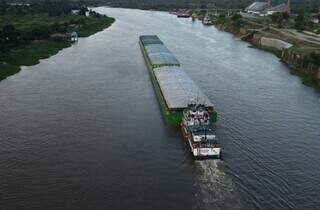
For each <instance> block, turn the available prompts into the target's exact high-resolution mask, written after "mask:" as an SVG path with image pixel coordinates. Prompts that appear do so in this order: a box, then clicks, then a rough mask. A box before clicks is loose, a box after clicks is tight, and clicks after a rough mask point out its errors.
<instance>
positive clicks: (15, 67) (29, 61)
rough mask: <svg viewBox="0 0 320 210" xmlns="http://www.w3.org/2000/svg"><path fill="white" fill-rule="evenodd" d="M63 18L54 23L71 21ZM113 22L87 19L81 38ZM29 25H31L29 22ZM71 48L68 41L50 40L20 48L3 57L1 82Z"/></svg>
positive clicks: (110, 20)
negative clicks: (22, 67)
mask: <svg viewBox="0 0 320 210" xmlns="http://www.w3.org/2000/svg"><path fill="white" fill-rule="evenodd" d="M33 17H34V16H33ZM63 17H64V16H60V17H55V18H54V21H56V20H60V21H69V19H68V18H67V19H63ZM68 17H69V16H68ZM36 19H37V18H36ZM54 21H53V22H54ZM30 22H33V23H37V24H42V21H39V20H30ZM113 22H114V19H113V18H109V17H102V18H91V17H90V18H87V20H86V24H84V25H82V26H81V27H80V28H79V29H78V33H79V36H80V37H88V36H90V35H92V34H95V33H96V32H98V31H102V30H103V29H105V28H107V27H109V26H110V25H111V24H112V23H113ZM28 24H30V23H29V22H28ZM38 26H39V25H38ZM23 27H26V26H23ZM29 27H30V26H29ZM70 46H71V44H70V42H68V41H62V40H59V41H57V40H53V39H48V40H41V41H37V42H34V43H32V44H29V45H27V46H20V47H19V48H18V49H14V50H11V51H10V52H9V53H7V54H6V55H5V56H2V57H5V60H4V61H5V62H4V63H0V81H1V80H3V79H5V78H7V77H9V76H11V75H13V74H16V73H18V72H19V71H20V67H21V66H32V65H35V64H38V63H39V61H40V59H45V58H49V57H50V56H52V55H55V54H57V53H58V52H59V51H60V50H62V49H63V48H67V47H70Z"/></svg>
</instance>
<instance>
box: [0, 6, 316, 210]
mask: <svg viewBox="0 0 320 210" xmlns="http://www.w3.org/2000/svg"><path fill="white" fill-rule="evenodd" d="M96 10H97V11H99V12H101V13H104V14H107V15H109V16H112V17H115V18H116V22H115V23H114V24H113V25H112V26H111V27H110V28H108V29H107V30H104V31H102V32H99V33H97V34H95V35H93V36H91V37H89V38H82V39H80V40H79V42H78V43H77V44H75V45H73V46H72V47H70V48H67V49H64V50H62V51H60V52H59V53H58V54H57V55H54V56H52V57H51V58H49V59H45V60H41V62H40V64H38V65H35V66H32V67H23V69H22V71H21V72H20V73H18V74H16V75H14V76H11V77H9V78H7V79H6V80H4V81H2V82H1V83H0V125H1V126H0V208H1V209H244V210H248V209H317V208H319V206H320V200H319V197H320V182H319V177H320V164H319V161H320V155H319V150H320V129H319V128H320V93H319V92H316V91H315V90H313V89H312V88H309V87H306V86H304V85H303V84H302V83H301V81H300V79H299V78H298V77H296V76H293V75H291V74H290V73H289V70H288V68H287V66H285V65H284V64H282V63H281V62H280V61H279V60H278V58H277V57H276V56H274V55H272V54H270V53H267V52H263V51H260V50H257V49H253V48H249V47H248V43H245V42H242V41H239V40H238V39H237V38H235V37H234V36H233V35H231V34H229V33H226V32H222V31H219V30H217V29H216V28H215V27H206V26H203V25H202V24H201V23H200V22H197V21H196V22H192V21H191V20H190V19H178V18H176V17H175V16H173V15H170V14H168V13H165V12H151V11H141V10H130V9H117V8H104V7H100V8H96ZM142 34H157V35H158V36H159V37H160V39H162V40H163V41H164V43H165V44H166V45H167V46H168V48H169V49H170V50H171V51H172V52H173V53H174V54H175V55H176V56H177V58H178V59H179V60H180V62H181V63H182V64H183V65H182V66H183V68H184V69H185V71H186V72H187V73H188V74H189V75H190V77H191V78H192V79H193V80H194V81H195V82H196V83H197V84H198V85H199V86H200V88H201V89H202V90H203V91H204V92H205V93H206V94H207V95H208V97H209V98H210V99H211V100H212V101H213V102H214V104H215V106H216V108H217V110H218V113H219V119H218V123H217V130H218V135H219V138H220V139H221V142H222V144H223V157H224V159H223V161H219V160H208V161H193V160H192V158H191V155H190V153H189V150H188V149H189V148H188V146H187V145H186V144H185V143H184V142H183V140H182V137H181V134H180V130H179V129H177V128H172V127H168V126H166V125H165V124H164V121H163V119H162V117H161V114H160V109H159V105H158V103H157V98H156V96H155V93H154V91H153V87H152V84H151V81H150V79H149V75H148V72H147V68H146V65H145V63H144V60H143V57H142V54H141V51H140V48H139V45H138V36H139V35H142Z"/></svg>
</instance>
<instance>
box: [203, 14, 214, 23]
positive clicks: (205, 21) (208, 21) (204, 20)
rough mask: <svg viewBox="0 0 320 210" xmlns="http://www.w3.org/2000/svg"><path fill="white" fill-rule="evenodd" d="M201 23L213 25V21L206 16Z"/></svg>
mask: <svg viewBox="0 0 320 210" xmlns="http://www.w3.org/2000/svg"><path fill="white" fill-rule="evenodd" d="M202 23H203V25H213V22H212V21H211V20H210V18H209V17H208V16H206V17H204V18H203V20H202Z"/></svg>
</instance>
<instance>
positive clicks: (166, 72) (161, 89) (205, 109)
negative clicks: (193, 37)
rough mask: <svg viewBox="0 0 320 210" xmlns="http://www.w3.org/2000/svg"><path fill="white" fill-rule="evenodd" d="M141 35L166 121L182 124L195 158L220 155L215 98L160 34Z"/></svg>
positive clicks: (143, 50)
mask: <svg viewBox="0 0 320 210" xmlns="http://www.w3.org/2000/svg"><path fill="white" fill-rule="evenodd" d="M139 39H140V42H139V43H140V46H141V50H142V53H143V56H144V58H145V61H146V64H147V66H148V70H149V73H150V77H151V81H152V84H153V87H154V89H155V92H156V95H157V98H158V101H159V104H160V107H161V113H162V115H163V117H164V119H165V121H166V123H167V124H169V125H180V126H181V129H182V134H183V137H184V138H185V140H186V141H187V142H188V144H189V146H190V149H191V153H192V155H193V157H194V158H196V159H202V158H220V157H221V147H220V145H219V144H218V141H217V139H216V135H215V131H214V129H213V126H212V124H213V123H215V122H216V121H217V112H216V111H215V109H214V106H213V104H212V102H211V101H210V100H209V99H208V97H207V96H206V95H205V94H204V93H203V92H202V91H201V90H200V88H199V87H198V86H197V85H196V84H195V83H194V82H193V81H192V79H191V78H190V77H189V76H188V75H187V74H186V73H185V72H184V71H183V70H182V68H181V67H180V62H179V61H178V60H177V58H176V57H175V56H174V55H173V54H172V53H171V52H170V51H169V50H168V48H167V47H166V46H165V45H164V44H163V42H162V41H161V40H160V39H159V38H158V37H157V36H154V35H151V36H140V38H139Z"/></svg>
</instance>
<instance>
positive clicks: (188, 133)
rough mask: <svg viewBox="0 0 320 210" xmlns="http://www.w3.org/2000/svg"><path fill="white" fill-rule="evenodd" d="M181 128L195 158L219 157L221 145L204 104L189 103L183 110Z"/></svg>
mask: <svg viewBox="0 0 320 210" xmlns="http://www.w3.org/2000/svg"><path fill="white" fill-rule="evenodd" d="M181 129H182V132H183V136H184V137H185V139H186V140H187V141H188V143H189V146H190V149H191V152H192V154H193V156H194V157H195V158H211V157H213V158H220V157H221V147H220V145H219V144H218V141H217V137H216V134H215V131H214V129H213V127H212V126H211V124H210V119H209V114H208V112H207V110H206V108H205V106H203V105H199V104H190V105H189V106H188V108H187V109H185V110H184V111H183V119H182V123H181Z"/></svg>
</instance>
